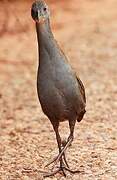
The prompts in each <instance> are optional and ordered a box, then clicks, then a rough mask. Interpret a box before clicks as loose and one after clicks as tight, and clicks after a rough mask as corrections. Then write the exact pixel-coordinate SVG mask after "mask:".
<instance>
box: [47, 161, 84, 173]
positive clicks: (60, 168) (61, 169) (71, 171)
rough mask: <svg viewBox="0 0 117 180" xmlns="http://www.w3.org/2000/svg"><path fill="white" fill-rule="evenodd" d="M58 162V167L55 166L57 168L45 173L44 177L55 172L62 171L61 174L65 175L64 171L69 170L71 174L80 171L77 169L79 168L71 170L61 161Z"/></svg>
mask: <svg viewBox="0 0 117 180" xmlns="http://www.w3.org/2000/svg"><path fill="white" fill-rule="evenodd" d="M60 164H61V165H60V167H57V169H56V170H55V171H53V170H52V172H50V173H45V174H44V177H50V176H54V175H56V174H57V173H62V175H63V176H64V177H66V172H65V171H68V172H70V173H72V174H75V173H81V171H79V170H71V169H70V168H69V167H66V166H65V164H64V162H63V161H62V163H60Z"/></svg>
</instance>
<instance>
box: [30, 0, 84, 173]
mask: <svg viewBox="0 0 117 180" xmlns="http://www.w3.org/2000/svg"><path fill="white" fill-rule="evenodd" d="M31 13H32V17H33V19H34V20H35V22H36V31H37V38H38V47H39V67H38V75H37V92H38V97H39V100H40V103H41V107H42V110H43V112H44V113H45V114H46V115H47V116H48V118H49V119H50V121H51V123H52V125H53V128H54V130H55V132H56V138H57V142H58V147H59V153H61V147H60V146H61V143H62V142H61V139H60V135H59V133H58V127H59V122H61V121H65V120H68V121H69V125H70V136H69V138H68V141H67V142H66V145H67V143H68V142H69V141H70V138H71V141H72V140H73V132H74V126H75V122H76V120H77V121H81V120H82V118H83V116H84V113H85V105H86V97H85V89H84V86H83V83H82V82H81V80H80V79H79V78H78V77H77V76H76V74H75V72H74V71H73V69H72V68H71V66H70V64H69V63H68V61H67V58H66V56H65V55H64V53H63V52H62V50H61V49H60V47H59V46H58V44H57V42H56V40H55V39H54V36H53V34H52V31H51V27H50V21H49V9H48V6H47V5H46V4H45V3H44V2H43V1H36V2H35V3H34V4H33V6H32V11H31ZM62 155H64V152H63V153H62ZM62 155H61V157H60V164H62V160H61V159H62ZM60 167H61V166H60ZM62 170H63V169H62Z"/></svg>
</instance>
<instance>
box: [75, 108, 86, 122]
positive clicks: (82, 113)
mask: <svg viewBox="0 0 117 180" xmlns="http://www.w3.org/2000/svg"><path fill="white" fill-rule="evenodd" d="M85 113H86V110H85V109H84V110H83V111H81V112H80V114H79V115H78V118H77V121H78V122H80V121H81V120H82V119H83V116H84V114H85Z"/></svg>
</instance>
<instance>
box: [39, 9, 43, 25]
mask: <svg viewBox="0 0 117 180" xmlns="http://www.w3.org/2000/svg"><path fill="white" fill-rule="evenodd" d="M38 22H39V23H43V22H44V17H43V16H42V15H41V14H40V12H39V11H38Z"/></svg>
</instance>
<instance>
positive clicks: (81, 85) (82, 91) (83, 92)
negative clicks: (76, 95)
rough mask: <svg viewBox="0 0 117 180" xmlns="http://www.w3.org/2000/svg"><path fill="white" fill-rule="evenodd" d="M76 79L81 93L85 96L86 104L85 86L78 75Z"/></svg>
mask: <svg viewBox="0 0 117 180" xmlns="http://www.w3.org/2000/svg"><path fill="white" fill-rule="evenodd" d="M76 79H77V82H78V84H79V87H80V92H81V94H82V96H83V99H84V102H85V103H86V95H85V88H84V85H83V83H82V81H81V80H80V78H79V77H78V76H77V75H76Z"/></svg>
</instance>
